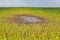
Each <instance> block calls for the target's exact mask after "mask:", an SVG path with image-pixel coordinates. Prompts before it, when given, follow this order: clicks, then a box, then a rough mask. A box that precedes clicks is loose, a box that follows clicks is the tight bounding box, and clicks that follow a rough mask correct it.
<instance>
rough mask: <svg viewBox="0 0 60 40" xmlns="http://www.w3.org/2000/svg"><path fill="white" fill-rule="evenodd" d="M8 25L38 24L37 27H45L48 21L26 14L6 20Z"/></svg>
mask: <svg viewBox="0 0 60 40" xmlns="http://www.w3.org/2000/svg"><path fill="white" fill-rule="evenodd" d="M8 22H9V23H16V24H19V25H21V24H27V25H28V24H39V25H47V24H48V20H47V19H46V18H44V17H40V16H35V15H28V14H18V15H13V16H12V17H9V18H8Z"/></svg>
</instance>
